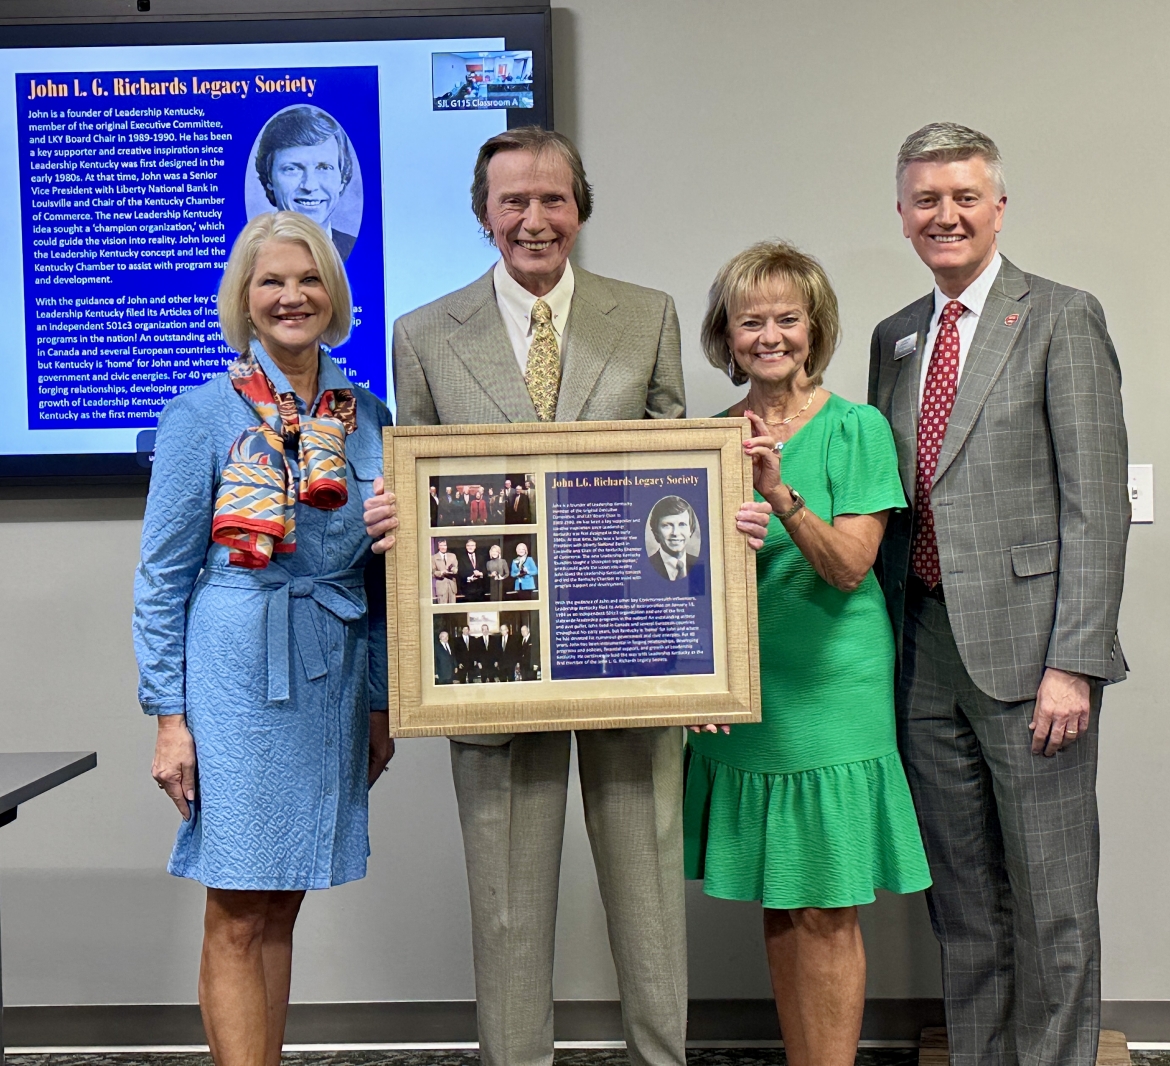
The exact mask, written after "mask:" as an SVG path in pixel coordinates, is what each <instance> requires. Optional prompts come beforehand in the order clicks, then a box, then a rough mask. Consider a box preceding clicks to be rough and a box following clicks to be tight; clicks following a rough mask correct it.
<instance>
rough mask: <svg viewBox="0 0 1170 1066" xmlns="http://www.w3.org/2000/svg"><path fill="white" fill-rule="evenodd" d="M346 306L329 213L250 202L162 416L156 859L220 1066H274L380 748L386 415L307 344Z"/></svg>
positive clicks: (145, 606)
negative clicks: (195, 889)
mask: <svg viewBox="0 0 1170 1066" xmlns="http://www.w3.org/2000/svg"><path fill="white" fill-rule="evenodd" d="M350 306H351V301H350V293H349V284H348V282H347V281H346V277H345V269H344V267H343V266H342V264H341V259H340V257H339V256H338V253H337V250H336V248H335V247H334V245H333V243H332V242H331V241H330V240H329V238H328V236H327V235H326V233H325V232H324V230H322V229H321V227H320V226H318V225H317V224H316V223H315V222H313V221H312V220H310V219H308V218H305V217H304V216H303V215H300V214H296V213H294V212H278V213H270V214H263V215H259V216H258V217H257V218H255V219H253V220H252V221H251V222H250V223H249V224H248V225H247V226H246V227H245V229H244V230H243V232H242V233H241V234H240V236H239V238H238V239H237V241H236V243H235V246H234V247H233V249H232V254H231V258H230V259H229V261H228V265H227V268H226V270H225V272H224V278H223V283H222V285H221V287H220V290H219V304H218V307H219V316H220V324H221V326H222V328H223V334H224V338H225V340H226V341H227V342H228V344H229V345H230V346H231V347H232V348H234V349H235V350H236V351H237V352H238V353H239V356H238V358H237V359H236V360H235V361H234V362H233V363H232V364H231V366H230V367H229V369H228V372H227V373H225V374H220V375H218V376H216V377H214V378H212V379H211V380H210V381H208V382H207V383H206V384H204V385H201V386H200V387H199V388H196V389H192V390H191V391H189V392H184V393H182V394H180V395H179V396H177V397H175V399H173V400H172V401H171V402H170V403H169V404H168V405H167V407H166V410H165V411H164V412H163V415H162V418H161V419H160V421H159V427H158V439H157V447H156V451H155V460H154V466H153V470H152V473H151V484H150V495H149V498H148V500H147V506H146V518H145V522H144V524H143V530H142V561H141V563H140V565H139V567H138V572H137V575H136V578H135V583H134V644H135V651H136V653H137V656H138V666H139V674H140V682H139V701H140V703H141V705H142V709H143V710H144V711H145V712H146V713H147V714H151V715H155V716H157V719H158V741H157V745H156V748H155V757H154V767H153V770H152V773H153V775H154V778H155V780H156V781H157V782H158V786H159V788H161V789H163V790H165V791H166V793H167V795H168V796H169V797H170V798H171V799H172V800H173V801H174V803H175V806H176V807H178V809H179V813H180V814H181V815H182V818H183V821H182V822H181V823H180V825H179V833H178V838H177V840H176V841H175V847H174V851H173V853H172V855H171V861H170V863H169V865H168V869H169V870H170V872H171V873H173V874H175V875H177V876H179V877H190V878H193V879H194V880H196V881H199V882H201V883H202V884H204V885H205V886H206V887H207V904H206V910H205V915H204V937H203V954H202V961H201V965H200V971H199V1005H200V1008H201V1009H202V1012H203V1024H204V1028H205V1029H206V1032H207V1039H208V1043H209V1044H210V1045H211V1051H212V1055H213V1056H214V1058H215V1061H216V1064H217V1066H262V1064H263V1066H279V1062H280V1051H281V1044H282V1042H283V1036H284V1022H285V1014H286V1010H287V1007H288V995H289V980H290V975H291V971H292V931H293V924H294V923H295V921H296V917H297V913H298V911H299V909H300V906H301V901H302V900H303V899H304V895H305V891H306V890H307V889H313V888H329V887H330V886H331V885H339V884H342V883H344V882H346V881H352V880H355V879H356V878H360V877H364V876H365V872H366V857H367V856H368V854H369V836H368V832H367V801H366V794H367V790H368V789H369V787H370V785H372V784H373V782H374V781H375V780H377V778H378V775H379V774H381V772H382V771H383V769H385V767H386V764H387V762H388V761H389V759H390V756H391V755H392V754H393V742H392V741H391V739H390V733H389V716H388V714H387V710H386V708H387V706H388V703H387V691H386V686H387V677H386V635H385V617H384V614H383V613H381V611H380V610H379V608H381V609H382V611H384V606H385V592H384V577H383V574H384V570H383V568H382V567H381V566H380V565H378V566H370V567H369V568H368V569H367V565H366V564H367V563H369V562H370V561H371V559H372V554H371V551H370V545H371V541H370V538H369V537H367V536H366V532H365V527H364V524H363V521H362V504H363V501H364V500H365V499H367V498H368V497H369V496H370V495H371V494H372V491H373V484H374V478H375V477H376V476H377V475H378V474H379V472H380V470H381V449H382V427H383V426H385V425H388V424H389V423H390V415H389V412H388V411H387V410H386V406H385V405H384V404H383V403H382V402H381V401H380V400H379V399H377V397H375V396H374V395H373V394H372V393H369V392H367V391H366V390H365V389H362V388H359V387H357V386H355V385H353V384H352V383H351V382H350V381H349V379H348V378H347V377H346V376H345V374H344V373H343V372H342V371H341V369H340V368H339V367H338V365H337V364H336V363H335V362H334V361H333V360H332V359H331V358H330V357H329V356H328V355H327V354H326V353H325V352H324V351H322V350H321V344H322V342H324V343H326V344H328V345H330V346H336V345H338V344H340V343H342V342H343V341H344V340H345V339H346V337H347V336H348V334H349V328H350V310H349V309H350ZM367 585H368V586H369V589H368V592H367Z"/></svg>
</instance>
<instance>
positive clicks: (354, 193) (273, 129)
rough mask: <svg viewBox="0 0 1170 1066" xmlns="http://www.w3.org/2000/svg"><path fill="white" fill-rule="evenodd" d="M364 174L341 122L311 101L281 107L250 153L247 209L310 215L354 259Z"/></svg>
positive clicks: (345, 256) (342, 252)
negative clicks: (352, 254)
mask: <svg viewBox="0 0 1170 1066" xmlns="http://www.w3.org/2000/svg"><path fill="white" fill-rule="evenodd" d="M362 201H363V190H362V172H361V166H360V164H359V163H358V158H357V153H356V152H354V150H353V145H352V144H351V143H350V140H349V137H347V136H346V133H345V130H343V129H342V128H341V125H340V124H339V123H338V122H337V120H336V119H335V118H334V117H333V116H332V115H330V114H329V113H328V112H326V111H322V110H321V108H319V107H314V106H313V105H312V104H295V105H293V106H292V107H286V108H284V109H283V110H281V111H277V112H276V114H274V115H273V116H272V117H271V118H270V119H269V120H268V121H267V122H266V123H265V124H264V126H263V128H262V129H261V130H260V134H259V136H258V137H257V138H256V143H255V144H254V145H253V146H252V152H251V155H250V156H249V157H248V168H247V171H246V173H245V177H244V207H245V209H246V211H247V213H248V218H249V219H251V218H254V217H255V216H256V215H259V214H262V213H263V212H265V211H296V212H298V213H299V214H302V215H306V216H307V217H309V218H311V219H312V220H313V221H314V222H317V223H320V225H321V227H322V228H323V229H324V230H325V232H326V233H328V234H329V235H330V237H332V239H333V244H334V246H335V247H336V248H337V251H338V253H339V254H340V256H341V258H342V261H345V260H346V259H348V258H349V253H350V252H352V251H353V246H354V242H355V241H356V240H357V235H358V230H359V229H360V228H361V223H362Z"/></svg>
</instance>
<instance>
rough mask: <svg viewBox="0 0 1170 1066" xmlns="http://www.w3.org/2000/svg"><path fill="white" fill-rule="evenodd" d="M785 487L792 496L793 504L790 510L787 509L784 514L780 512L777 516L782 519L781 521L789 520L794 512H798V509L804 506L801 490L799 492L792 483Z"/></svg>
mask: <svg viewBox="0 0 1170 1066" xmlns="http://www.w3.org/2000/svg"><path fill="white" fill-rule="evenodd" d="M784 487H785V488H786V489H787V490H788V492H789V494H790V495H791V496H792V506H791V507H789V508H788V510H787V511H785V512H784V513H783V514H778V515H777V516H776V517H777V518H779V519H780V521H781V522H787V521H788V519H790V518H791V517H792V516H793V515H794V514H796V512H797V511H799V510H801V508H803V507H804V497H803V496H801V494H800V493H799V492H797V491H796V489H794V488H793V487H792V486H791V485H785V486H784Z"/></svg>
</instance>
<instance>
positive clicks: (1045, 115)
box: [0, 0, 1170, 1004]
mask: <svg viewBox="0 0 1170 1066" xmlns="http://www.w3.org/2000/svg"><path fill="white" fill-rule="evenodd" d="M554 28H555V35H556V48H557V55H556V63H557V67H556V85H557V89H556V106H557V124H558V126H559V127H560V128H561V129H562V130H564V131H565V132H567V133H569V134H570V135H572V136H574V137H575V138H576V139H577V140H578V143H579V144H580V147H581V149H582V152H583V154H584V157H585V160H586V164H587V166H588V169H589V174H590V178H591V180H592V181H593V183H594V185H595V188H596V193H597V212H596V217H595V218H594V220H593V221H591V222H590V223H589V225H588V227H587V228H586V231H585V234H584V236H583V238H582V241H581V244H580V255H579V259H580V262H581V263H582V265H584V266H585V267H587V268H589V269H591V270H594V271H597V272H600V273H603V274H611V275H613V276H616V277H620V278H624V279H627V280H630V281H636V282H640V283H642V284H646V285H652V286H655V287H658V288H663V289H666V290H667V291H668V292H670V293H672V294H673V295H674V296H675V298H676V300H677V302H678V307H679V313H680V318H681V322H682V328H683V337H684V359H685V362H686V369H687V385H688V390H689V392H690V395H691V412H692V413H693V414H695V415H704V414H710V413H713V412H715V411H717V410H720V409H722V408H723V407H725V406H726V405H727V404H728V403H729V402H731V401H732V400H733V399H734V398H735V395H736V390H734V389H732V388H731V387H730V385H729V384H728V382H727V381H726V379H725V378H721V377H720V376H719V374H718V373H717V372H716V371H714V370H712V369H711V368H709V367H707V366H706V365H705V364H704V363H703V362H702V360H701V357H700V354H699V349H698V343H697V333H698V325H699V320H700V317H701V315H702V310H703V306H704V300H705V294H706V289H707V286H708V285H709V283H710V280H711V278H712V276H713V275H714V272H715V270H716V268H717V267H718V266H719V264H720V263H722V262H723V261H724V260H725V259H726V258H728V257H729V256H730V255H731V254H733V253H734V252H736V251H737V250H739V249H740V248H742V247H743V246H744V245H746V244H747V243H749V242H751V241H753V240H756V239H758V238H761V237H765V236H770V235H779V236H784V237H787V238H790V239H792V240H795V241H796V242H797V243H799V244H800V245H802V246H803V247H805V248H806V249H808V250H809V251H811V252H813V253H815V254H816V255H818V256H819V257H821V259H822V260H823V261H824V263H825V265H826V267H827V268H828V270H829V273H830V275H831V276H832V278H833V280H834V282H835V284H836V286H837V289H838V293H839V296H840V298H841V303H842V308H843V312H844V324H845V341H844V344H843V346H842V349H841V351H840V353H839V354H838V356H837V358H836V360H835V361H834V364H833V366H832V368H831V369H830V372H829V375H828V385H829V387H830V388H832V389H835V390H837V391H840V392H841V393H842V394H844V395H845V396H847V397H850V398H853V399H860V398H863V396H864V386H865V366H866V358H867V351H868V342H869V335H870V331H871V329H872V327H873V325H874V324H875V323H876V322H877V321H878V320H879V319H880V318H882V317H884V316H885V315H887V314H890V313H891V312H893V311H895V310H897V309H898V308H900V307H901V306H903V305H904V304H906V303H908V302H909V301H910V300H912V299H913V298H915V297H917V296H918V295H921V294H922V293H924V292H926V291H927V289H928V287H929V279H928V276H927V275H926V273H925V271H924V269H923V268H922V267H921V265H920V264H919V263H918V261H917V260H916V258H915V256H914V254H913V252H912V250H911V249H910V248H909V246H908V244H907V243H906V242H905V241H904V240H903V239H902V237H901V235H900V230H899V227H898V223H897V219H896V216H895V214H894V211H893V177H892V168H893V158H894V154H895V152H896V150H897V147H898V145H899V144H900V142H901V140H902V138H903V137H904V136H905V135H906V134H907V133H908V132H910V131H911V130H913V129H915V128H917V127H918V126H920V125H922V124H923V123H925V122H927V121H931V120H933V119H938V118H948V119H954V120H957V121H960V122H965V123H967V124H969V125H973V126H976V127H978V128H980V129H983V130H985V131H986V132H988V133H990V134H991V135H992V136H993V137H995V138H996V140H997V141H998V142H999V144H1000V147H1001V149H1002V150H1003V152H1004V155H1005V158H1006V161H1007V178H1008V189H1009V205H1008V213H1007V221H1006V225H1005V230H1004V234H1003V238H1002V247H1003V250H1004V251H1005V253H1006V254H1007V255H1008V256H1009V257H1010V258H1012V259H1013V260H1014V261H1015V262H1016V263H1017V264H1019V265H1021V266H1023V267H1024V268H1025V269H1028V270H1032V271H1035V272H1037V273H1041V274H1045V275H1048V276H1050V277H1055V278H1057V279H1059V280H1061V281H1064V282H1067V283H1071V284H1075V285H1080V286H1083V287H1085V288H1087V289H1090V290H1091V291H1093V292H1094V293H1095V294H1096V295H1097V296H1098V297H1099V298H1100V299H1101V301H1102V302H1103V304H1104V306H1105V309H1106V313H1107V315H1108V317H1109V323H1110V328H1111V331H1112V333H1113V337H1114V339H1115V341H1116V343H1117V347H1118V350H1119V352H1120V354H1121V360H1122V366H1123V370H1124V373H1125V399H1126V406H1127V420H1128V423H1129V428H1130V443H1131V458H1132V459H1133V461H1135V462H1152V463H1154V464H1155V465H1156V466H1157V467H1158V468H1159V470H1160V469H1161V468H1162V467H1163V466H1164V464H1165V463H1166V462H1167V461H1168V460H1170V454H1168V448H1167V441H1166V434H1165V432H1164V431H1162V427H1163V426H1164V425H1165V414H1164V412H1165V411H1166V410H1167V409H1168V406H1170V405H1168V403H1167V401H1168V400H1170V396H1168V395H1167V393H1168V391H1170V390H1168V388H1167V382H1168V381H1170V377H1168V375H1167V374H1166V373H1164V372H1163V370H1162V365H1161V364H1162V360H1163V358H1164V355H1163V350H1162V348H1161V347H1160V345H1161V343H1163V342H1161V341H1159V335H1160V334H1159V332H1158V330H1159V328H1160V326H1161V325H1162V322H1161V319H1162V312H1163V310H1164V308H1165V306H1166V298H1165V293H1166V292H1167V291H1168V289H1170V267H1168V266H1167V257H1166V255H1165V251H1164V249H1165V247H1166V244H1167V238H1168V237H1170V233H1168V228H1170V223H1168V221H1167V218H1168V216H1167V212H1166V211H1165V210H1164V208H1163V201H1164V199H1165V191H1166V178H1165V176H1166V174H1167V173H1168V172H1170V148H1168V147H1167V142H1168V136H1167V134H1168V133H1170V131H1168V129H1167V126H1168V120H1167V118H1166V115H1167V107H1166V101H1167V100H1168V99H1170V74H1168V73H1167V64H1166V63H1165V53H1166V44H1167V40H1168V39H1170V10H1168V9H1167V8H1166V6H1165V5H1163V4H1159V3H1154V2H1150V3H1139V2H1129V0H1120V2H1115V3H1113V4H1109V5H1101V4H1098V3H1089V2H1088V0H1048V2H1023V3H1021V2H1019V0H1012V2H1007V0H985V2H984V3H983V4H982V5H980V6H978V8H975V9H973V8H971V7H970V6H969V5H959V4H954V3H950V4H948V3H939V2H938V0H934V2H929V3H928V2H925V0H886V2H885V3H881V4H871V3H863V2H861V0H854V2H850V3H842V2H837V3H828V2H824V0H821V2H817V0H807V2H800V3H796V2H784V0H742V2H725V3H711V2H706V0H637V2H630V0H576V2H573V3H569V4H566V5H565V6H564V7H563V8H559V9H558V10H557V11H556V12H555V14H554ZM696 71H704V72H706V73H704V74H702V75H696V73H695V72H696ZM140 514H141V506H140V504H138V503H136V502H134V501H132V500H126V501H116V500H114V501H101V502H96V501H83V500H68V501H52V502H50V501H44V502H38V501H26V502H11V501H8V502H0V559H2V560H3V571H2V577H3V580H2V584H0V590H2V591H0V748H3V749H6V750H32V749H81V748H97V749H98V751H99V752H100V765H99V767H98V769H97V770H96V771H95V772H93V773H91V774H88V775H86V777H84V778H82V779H80V780H78V781H75V782H73V783H71V784H69V785H67V786H65V787H63V788H61V789H59V790H58V791H57V792H55V793H53V794H51V795H49V796H46V797H43V798H42V799H40V800H38V801H37V802H36V803H32V804H29V805H28V806H26V807H25V808H24V809H23V810H22V811H21V814H20V817H19V819H18V820H17V821H16V822H15V823H14V824H13V825H11V826H9V827H6V828H5V829H3V830H0V892H2V893H3V896H4V912H3V913H4V921H5V930H4V950H5V967H4V969H5V978H6V981H5V992H6V998H7V1001H8V1002H9V1003H12V1004H29V1003H102V1002H106V1003H109V1002H191V1001H193V1000H194V996H195V973H196V965H197V954H198V938H199V923H200V915H199V903H200V892H199V889H198V887H197V886H194V885H191V884H189V883H186V882H180V881H177V880H175V879H173V878H169V877H167V875H166V874H165V873H163V872H162V871H163V866H164V864H165V860H166V856H167V853H168V851H169V847H170V841H171V838H172V833H173V828H174V822H175V815H174V814H173V812H172V811H171V810H169V809H168V805H167V804H166V803H165V801H164V800H163V799H162V797H161V796H160V795H159V793H158V791H157V789H155V787H154V785H153V783H152V782H151V781H150V778H149V776H148V772H147V771H148V768H149V762H150V752H151V745H152V736H151V731H152V724H151V723H150V722H148V721H145V720H143V719H142V718H141V717H140V716H139V714H138V712H137V709H136V704H135V699H134V687H135V668H134V661H133V655H132V653H131V648H130V639H129V618H130V581H131V574H132V571H133V567H134V564H135V561H136V555H137V538H138V529H139V525H138V519H139V517H140ZM1167 521H1170V519H1167ZM1164 530H1165V525H1164V524H1161V525H1154V526H1141V527H1136V528H1135V529H1134V531H1133V535H1132V537H1131V541H1130V571H1129V573H1130V580H1129V587H1128V590H1127V593H1126V599H1125V604H1124V608H1123V614H1122V622H1121V625H1122V640H1123V643H1124V646H1125V651H1126V654H1127V657H1128V659H1129V662H1130V665H1131V667H1132V668H1133V677H1132V678H1131V679H1130V680H1129V681H1127V682H1126V683H1125V684H1124V685H1120V686H1117V687H1116V688H1114V689H1113V690H1111V691H1110V692H1109V693H1108V694H1107V696H1106V707H1105V714H1104V719H1103V722H1102V743H1101V773H1100V800H1101V832H1102V842H1103V847H1102V855H1103V859H1102V881H1101V904H1102V923H1103V933H1104V940H1105V974H1104V993H1105V996H1106V998H1107V999H1141V1000H1160V999H1170V925H1168V924H1167V923H1166V922H1165V921H1163V920H1161V918H1160V917H1158V916H1160V915H1162V914H1164V913H1166V911H1167V910H1170V877H1168V876H1167V874H1168V873H1170V862H1168V859H1167V850H1168V849H1167V844H1168V839H1167V837H1168V833H1167V821H1166V817H1165V815H1164V813H1163V812H1164V811H1165V810H1166V809H1167V807H1168V806H1170V780H1168V778H1167V775H1166V774H1165V773H1164V772H1163V769H1162V767H1163V763H1164V761H1165V759H1166V757H1167V755H1170V723H1168V722H1167V715H1166V711H1167V696H1166V695H1165V690H1164V688H1163V686H1162V684H1161V682H1162V680H1163V676H1164V675H1162V674H1161V673H1160V668H1161V667H1163V666H1164V660H1165V654H1164V649H1165V647H1166V645H1167V637H1168V636H1170V620H1168V619H1167V616H1166V612H1165V610H1164V608H1162V605H1163V604H1164V603H1165V602H1166V601H1167V594H1168V593H1170V589H1168V587H1167V584H1168V582H1167V569H1166V567H1165V566H1164V564H1163V560H1164V559H1165V558H1166V557H1167V554H1168V551H1170V543H1168V538H1167V535H1166V532H1165V531H1164ZM444 745H445V742H444V741H438V740H428V741H410V742H405V743H403V745H402V748H401V753H400V755H399V756H398V758H397V760H396V761H395V764H394V766H393V769H392V772H391V774H390V775H389V779H388V780H386V781H385V782H384V783H383V784H380V785H379V786H378V788H377V789H376V790H375V791H374V794H373V848H374V857H373V860H372V863H371V867H370V876H369V877H368V878H367V879H366V880H365V881H364V882H362V883H360V884H357V885H353V886H347V887H345V888H342V889H337V890H333V891H331V892H328V893H319V894H316V895H314V896H313V897H312V898H311V899H310V901H309V904H308V906H307V907H306V910H305V912H304V918H303V920H302V924H301V926H300V929H299V934H298V948H297V950H298V956H297V970H296V976H295V981H294V997H295V998H296V999H298V1000H302V1001H304V1000H326V1001H328V1000H382V999H422V1000H429V999H467V998H470V997H471V996H472V980H471V966H470V952H469V948H468V919H467V903H466V884H465V880H464V874H463V867H462V853H461V848H460V843H459V838H458V827H457V824H456V817H455V806H454V797H453V794H452V789H451V785H450V774H449V770H448V766H447V754H446V750H445V747H444ZM562 881H563V885H562V893H563V894H562V908H561V915H560V926H559V935H560V948H561V950H560V954H559V962H558V969H557V995H558V996H559V997H562V998H582V999H607V998H612V997H613V996H614V995H615V987H614V981H613V973H612V967H611V965H610V963H609V960H608V952H607V948H606V943H605V933H604V923H603V919H602V916H601V913H600V907H599V903H598V900H597V895H596V887H595V884H594V880H593V875H592V868H591V862H590V859H589V853H588V846H587V844H586V842H585V838H584V830H583V827H582V823H581V815H580V810H579V806H578V807H577V808H576V809H575V810H574V812H573V813H572V816H571V818H570V829H569V840H568V842H567V846H566V852H565V864H564V871H563V874H562ZM691 904H692V907H691V938H692V943H691V957H692V979H691V984H692V995H695V996H699V997H720V996H728V997H739V996H766V995H767V980H766V974H765V972H764V967H763V961H762V950H761V948H760V944H759V935H758V921H759V919H758V912H757V910H756V909H755V908H754V907H753V906H750V905H746V904H730V903H722V902H719V901H713V900H707V899H705V898H703V897H702V896H700V895H698V894H696V893H692V896H691ZM924 915H925V910H924V907H923V905H922V902H921V899H920V898H919V897H912V898H909V899H893V898H889V897H886V898H884V899H882V900H881V901H880V902H879V903H878V904H877V905H876V906H875V907H873V908H870V909H869V912H868V913H867V914H866V917H865V922H866V931H867V938H868V943H869V949H870V992H871V994H872V995H876V996H888V997H902V996H929V995H934V994H937V990H938V983H937V963H936V952H935V949H934V946H933V942H932V941H931V939H930V934H929V930H928V928H927V925H926V922H925V916H924ZM1151 916H1154V917H1151Z"/></svg>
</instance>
